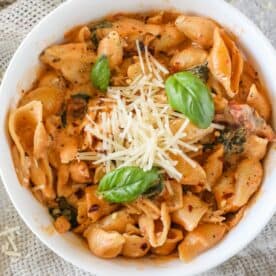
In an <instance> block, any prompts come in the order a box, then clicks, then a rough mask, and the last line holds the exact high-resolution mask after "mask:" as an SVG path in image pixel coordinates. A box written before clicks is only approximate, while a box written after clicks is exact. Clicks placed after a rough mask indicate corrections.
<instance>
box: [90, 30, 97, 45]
mask: <svg viewBox="0 0 276 276" xmlns="http://www.w3.org/2000/svg"><path fill="white" fill-rule="evenodd" d="M91 41H92V43H93V44H94V46H95V48H98V46H99V39H98V36H97V32H96V31H94V32H92V34H91Z"/></svg>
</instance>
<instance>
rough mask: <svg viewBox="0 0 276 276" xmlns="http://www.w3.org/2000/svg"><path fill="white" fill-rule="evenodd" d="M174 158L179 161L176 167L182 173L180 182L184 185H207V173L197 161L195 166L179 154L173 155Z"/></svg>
mask: <svg viewBox="0 0 276 276" xmlns="http://www.w3.org/2000/svg"><path fill="white" fill-rule="evenodd" d="M172 159H173V160H174V161H177V164H176V166H175V168H176V169H177V170H178V171H179V172H180V173H181V174H182V178H181V179H180V181H179V183H181V184H183V185H201V186H202V187H206V185H207V178H206V173H205V171H204V170H203V168H202V167H201V166H200V165H199V164H198V163H197V162H196V161H194V162H195V166H194V167H192V166H191V165H190V164H189V163H188V162H187V161H185V160H184V159H183V158H182V157H181V156H179V155H172Z"/></svg>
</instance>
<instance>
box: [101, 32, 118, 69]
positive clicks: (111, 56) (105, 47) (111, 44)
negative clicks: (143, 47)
mask: <svg viewBox="0 0 276 276" xmlns="http://www.w3.org/2000/svg"><path fill="white" fill-rule="evenodd" d="M102 55H104V56H107V57H108V60H109V66H110V68H114V67H116V66H118V65H120V64H121V63H122V61H123V44H122V41H121V38H120V36H119V34H118V32H115V31H112V32H110V33H109V34H108V35H107V36H106V37H104V38H103V39H102V40H101V41H100V43H99V46H98V57H100V56H102Z"/></svg>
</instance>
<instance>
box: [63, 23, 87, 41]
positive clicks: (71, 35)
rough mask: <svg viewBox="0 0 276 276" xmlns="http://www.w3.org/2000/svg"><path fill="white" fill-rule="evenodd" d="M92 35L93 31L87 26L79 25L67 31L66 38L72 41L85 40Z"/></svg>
mask: <svg viewBox="0 0 276 276" xmlns="http://www.w3.org/2000/svg"><path fill="white" fill-rule="evenodd" d="M90 37H91V32H90V30H89V28H88V27H87V26H77V27H75V28H73V29H71V30H70V31H69V32H67V33H65V35H64V38H65V40H66V41H70V42H85V41H86V40H89V39H90Z"/></svg>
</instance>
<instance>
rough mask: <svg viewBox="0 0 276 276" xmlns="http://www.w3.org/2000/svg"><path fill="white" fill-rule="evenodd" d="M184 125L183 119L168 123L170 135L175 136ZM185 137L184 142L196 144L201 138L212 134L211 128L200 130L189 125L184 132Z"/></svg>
mask: <svg viewBox="0 0 276 276" xmlns="http://www.w3.org/2000/svg"><path fill="white" fill-rule="evenodd" d="M184 123H185V120H184V119H180V118H178V119H174V120H171V121H170V129H171V131H172V133H173V134H174V135H175V134H176V133H177V131H178V130H179V129H180V128H181V126H182V125H183V124H184ZM184 132H185V133H186V134H187V135H186V136H185V137H184V138H183V141H185V142H191V143H196V142H198V141H199V140H201V139H202V138H203V137H205V136H206V135H208V134H209V133H212V132H213V128H211V127H210V128H206V129H201V128H198V127H196V126H195V125H193V124H192V123H189V124H188V126H187V127H186V128H185V131H184Z"/></svg>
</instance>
